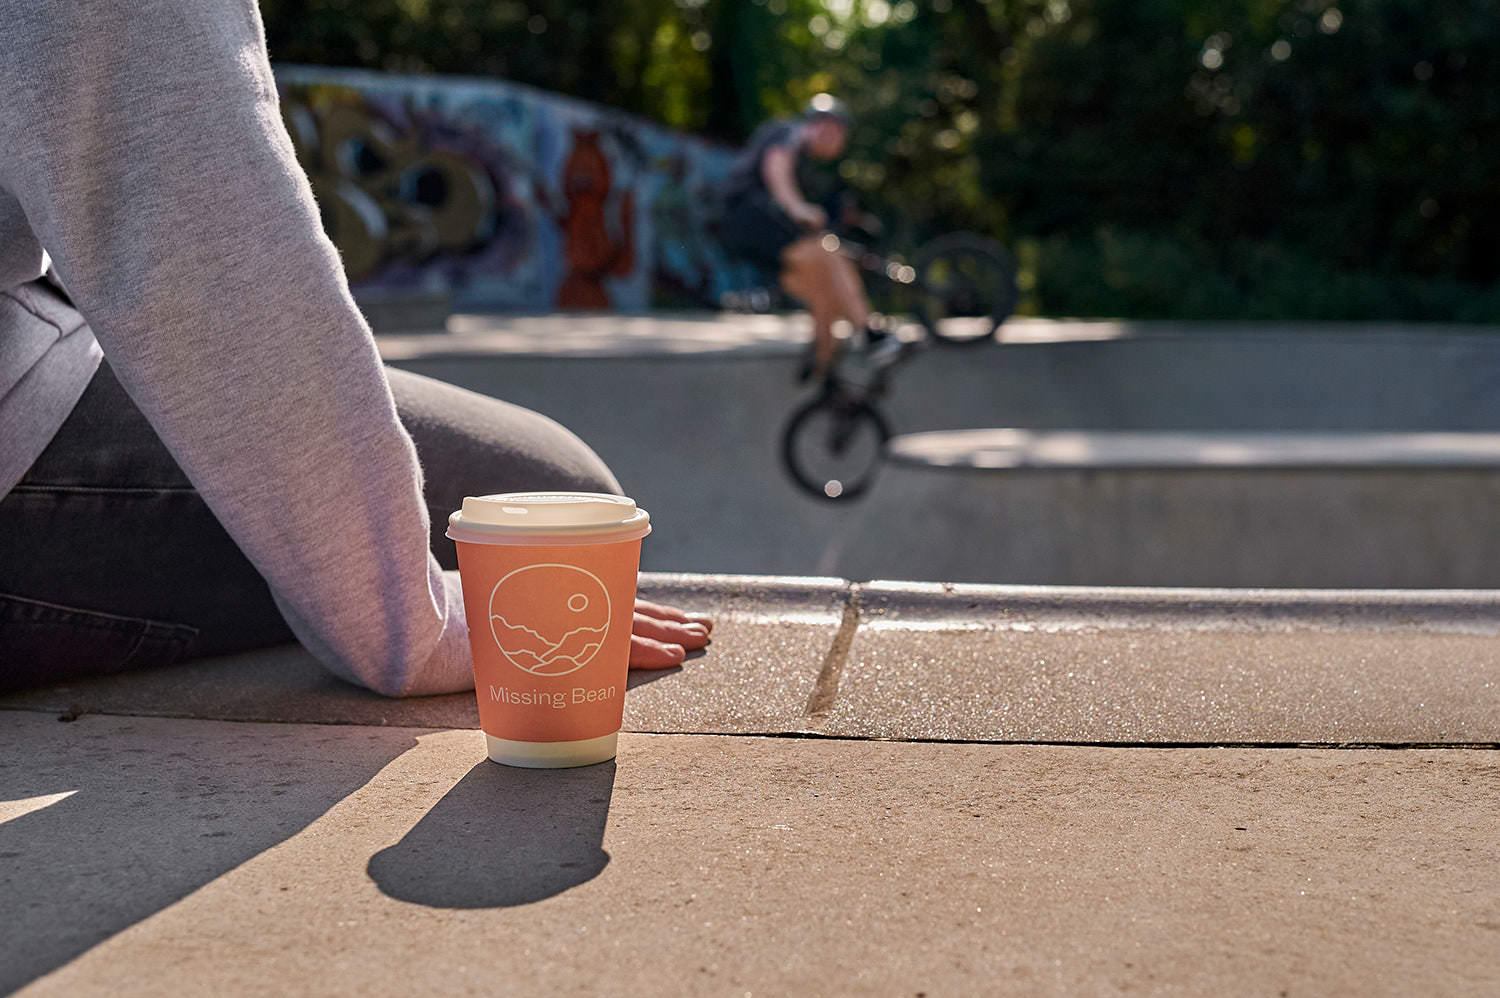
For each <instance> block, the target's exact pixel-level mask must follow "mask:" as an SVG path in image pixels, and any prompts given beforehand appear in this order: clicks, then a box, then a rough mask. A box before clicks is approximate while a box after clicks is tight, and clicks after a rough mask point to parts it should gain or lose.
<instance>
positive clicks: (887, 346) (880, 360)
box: [868, 336, 908, 368]
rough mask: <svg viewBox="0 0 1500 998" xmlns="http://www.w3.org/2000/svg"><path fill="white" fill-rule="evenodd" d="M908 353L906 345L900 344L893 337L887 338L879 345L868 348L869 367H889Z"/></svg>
mask: <svg viewBox="0 0 1500 998" xmlns="http://www.w3.org/2000/svg"><path fill="white" fill-rule="evenodd" d="M907 353H908V350H907V344H905V343H903V342H901V341H900V340H898V339H897V338H896V337H894V336H887V337H885V338H884V339H882V340H881V341H880V342H879V343H877V344H875V345H874V346H873V347H871V348H870V352H869V355H868V356H869V360H870V366H871V367H877V368H879V367H889V366H890V365H891V364H894V363H895V362H896V361H897V360H898V359H899V358H901V357H904V356H905V355H906V354H907Z"/></svg>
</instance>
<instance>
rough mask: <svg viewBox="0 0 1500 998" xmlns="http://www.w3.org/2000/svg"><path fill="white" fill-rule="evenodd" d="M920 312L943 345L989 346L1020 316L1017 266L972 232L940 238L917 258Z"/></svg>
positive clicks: (915, 284) (997, 247)
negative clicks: (1013, 317) (1014, 316)
mask: <svg viewBox="0 0 1500 998" xmlns="http://www.w3.org/2000/svg"><path fill="white" fill-rule="evenodd" d="M912 268H913V269H914V270H915V271H916V280H915V282H913V287H912V293H913V295H914V297H915V299H916V308H915V312H916V313H917V318H918V319H919V320H920V321H921V323H922V325H923V327H924V328H926V330H927V332H928V333H929V334H930V335H931V336H933V337H934V338H935V339H937V340H939V341H941V342H943V343H953V344H974V343H987V342H989V341H990V340H992V339H993V338H994V336H995V331H996V330H997V329H999V328H1000V324H1001V323H1002V322H1004V321H1005V320H1006V319H1008V318H1010V315H1011V313H1012V312H1014V311H1015V308H1016V301H1017V299H1018V298H1019V297H1020V292H1019V290H1018V289H1017V288H1016V262H1015V260H1014V259H1012V258H1011V255H1010V254H1009V253H1007V252H1006V251H1005V248H1004V247H1003V246H1001V245H1000V244H999V243H998V242H996V241H995V240H993V239H989V238H986V237H984V236H980V235H975V234H974V233H971V232H955V233H952V234H950V235H946V236H939V237H938V238H936V239H934V240H932V242H930V243H927V244H926V245H925V246H923V247H922V248H921V249H920V250H918V251H917V252H916V254H915V255H914V256H913V258H912Z"/></svg>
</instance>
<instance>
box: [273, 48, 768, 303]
mask: <svg viewBox="0 0 1500 998" xmlns="http://www.w3.org/2000/svg"><path fill="white" fill-rule="evenodd" d="M276 75H277V82H278V85H279V87H280V90H281V99H282V114H283V117H284V118H285V120H286V125H287V131H288V133H289V134H290V135H291V138H292V143H293V145H294V147H295V148H296V150H297V156H298V158H299V160H300V162H301V163H302V166H303V168H304V169H306V170H307V173H308V177H309V178H310V180H311V182H312V187H313V192H314V194H315V196H316V197H317V199H318V205H319V209H320V210H321V212H322V215H323V223H324V227H325V228H326V229H327V231H328V233H329V236H330V238H331V239H332V240H333V242H334V244H335V245H336V246H337V247H338V249H339V252H340V254H341V255H342V257H343V260H344V265H345V269H346V270H347V272H348V274H349V279H350V283H351V284H352V285H353V286H354V288H355V290H356V291H357V292H358V291H360V290H362V289H368V290H378V291H382V292H387V291H397V292H399V291H401V290H403V289H406V290H421V291H444V292H447V293H449V294H450V295H451V296H452V298H453V301H454V306H455V307H457V308H471V309H511V310H526V311H546V310H551V309H554V308H570V309H571V308H578V309H616V310H622V311H637V310H641V309H645V308H649V307H653V306H659V305H674V306H710V307H712V306H715V305H716V304H717V303H718V302H719V301H720V300H721V299H722V298H723V297H724V296H725V295H726V294H728V293H731V292H733V291H735V290H737V289H739V288H743V287H745V286H747V285H749V284H753V283H754V282H755V279H756V278H755V275H754V274H753V273H752V272H751V270H750V268H748V267H746V266H744V265H742V264H737V263H735V262H734V261H733V260H731V259H730V258H729V257H728V256H727V255H726V254H725V253H724V252H723V251H722V250H721V249H720V248H719V247H718V244H717V241H716V240H715V239H714V235H713V234H714V231H715V226H716V220H715V217H714V216H715V211H714V204H715V198H714V196H713V192H714V191H715V190H716V189H717V187H718V185H719V182H720V181H721V180H722V178H723V176H724V173H725V171H726V170H727V169H728V166H729V162H730V158H731V156H732V151H731V150H729V149H727V148H725V147H722V146H718V145H714V144H711V143H708V142H704V141H701V140H698V139H694V138H691V137H688V136H683V135H679V134H676V133H673V132H669V131H666V130H665V129H661V128H658V127H656V126H653V125H651V124H649V123H647V122H643V121H640V120H638V119H635V118H631V117H629V116H628V115H624V114H620V113H619V112H615V111H611V110H609V109H607V108H601V107H596V106H593V105H589V104H584V103H582V102H579V101H574V100H571V99H568V98H563V97H558V96H556V95H551V94H545V93H541V92H538V91H534V90H530V89H529V88H525V87H520V86H516V85H513V84H509V83H505V82H503V81H481V80H469V79H451V78H441V77H417V76H398V75H388V74H379V73H370V72H365V71H359V70H339V69H321V68H315V67H303V66H283V67H278V68H277V70H276Z"/></svg>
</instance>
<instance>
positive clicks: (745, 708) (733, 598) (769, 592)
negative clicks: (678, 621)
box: [625, 573, 849, 734]
mask: <svg viewBox="0 0 1500 998" xmlns="http://www.w3.org/2000/svg"><path fill="white" fill-rule="evenodd" d="M640 591H641V594H642V595H643V596H647V597H649V598H651V599H655V600H658V601H660V602H664V603H671V604H674V605H677V606H682V607H692V608H695V609H701V610H703V611H704V612H706V613H709V614H710V615H711V616H712V617H713V618H714V629H713V634H712V643H711V644H710V645H709V647H708V649H707V650H706V651H705V652H704V653H703V654H702V655H701V656H696V657H694V658H691V659H689V660H688V661H687V662H686V663H685V664H684V665H683V667H682V668H681V669H675V670H671V671H670V672H667V673H664V674H652V673H649V672H636V673H633V674H632V679H631V683H632V687H631V691H630V694H629V695H628V696H627V697H626V699H625V730H627V731H667V732H686V731H691V732H720V733H737V734H782V733H788V732H796V731H801V730H803V729H804V728H805V727H806V718H805V717H804V711H805V707H806V704H807V702H808V700H809V698H810V697H811V696H812V694H813V691H814V688H815V686H816V684H817V681H818V677H819V674H820V672H821V671H822V669H823V666H824V663H825V660H826V659H827V656H828V653H829V649H830V647H831V646H832V644H833V642H834V639H835V637H836V635H837V634H838V631H839V628H840V626H841V625H842V624H843V619H844V610H845V607H846V605H847V603H848V596H849V583H847V582H845V581H844V580H842V579H825V578H776V577H766V576H715V575H671V574H665V573H653V574H650V575H646V576H643V577H642V580H641V589H640Z"/></svg>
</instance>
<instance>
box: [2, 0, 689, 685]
mask: <svg viewBox="0 0 1500 998" xmlns="http://www.w3.org/2000/svg"><path fill="white" fill-rule="evenodd" d="M4 20H5V28H4V31H3V32H0V94H3V95H4V99H3V101H0V496H3V499H0V688H10V689H15V688H21V687H25V686H30V685H35V684H40V683H56V682H60V681H65V680H71V679H75V678H79V677H82V676H86V675H91V674H102V673H108V672H116V671H120V670H124V669H130V668H138V667H144V666H150V665H160V664H166V663H170V662H176V661H180V660H182V659H185V658H190V657H196V656H208V655H223V654H227V653H231V652H240V651H245V650H248V649H253V648H258V647H264V646H267V645H271V644H276V643H280V642H284V641H287V640H290V639H291V638H293V637H294V636H295V638H297V639H298V640H300V641H301V642H302V644H303V645H305V646H306V647H307V649H308V650H309V651H311V652H312V654H313V655H314V656H316V657H317V659H318V660H319V661H321V662H322V663H323V664H324V665H325V666H326V667H327V668H329V669H330V670H331V671H333V672H334V673H336V674H338V675H340V676H342V677H343V678H345V679H347V680H350V681H352V682H355V683H358V684H360V685H362V686H366V687H368V688H370V689H373V690H376V691H378V692H380V693H383V694H387V695H392V696H405V695H416V694H431V693H445V692H452V691H458V690H464V689H469V688H472V686H473V682H474V679H473V673H472V671H471V670H472V664H471V658H470V652H469V645H468V640H467V628H466V625H465V621H464V610H463V601H462V599H461V596H460V590H459V584H458V575H457V572H456V571H454V569H455V568H456V559H455V553H454V548H453V543H452V542H451V541H449V540H448V539H446V538H445V537H444V536H443V533H442V532H443V529H444V527H445V526H446V523H445V520H446V517H447V514H448V513H449V512H450V511H451V510H454V509H457V508H458V506H459V504H460V503H461V501H462V499H463V497H464V496H465V495H478V494H487V493H494V492H505V491H523V490H528V491H529V490H552V489H565V490H582V491H592V492H612V493H618V492H619V491H620V488H619V484H618V482H616V480H615V477H614V475H612V474H611V473H610V470H609V468H607V467H606V466H605V464H604V462H603V461H601V460H600V459H599V458H598V456H597V455H595V454H594V452H593V451H591V450H590V449H589V448H588V447H587V446H585V445H584V444H583V442H582V441H580V440H579V439H578V438H577V437H576V436H574V435H573V434H572V433H570V432H569V431H568V430H566V429H564V428H563V427H562V426H560V425H558V424H557V423H555V422H553V421H551V420H549V419H547V418H545V417H543V416H540V415H538V414H537V413H534V412H530V411H528V410H525V409H521V408H518V407H516V406H513V405H508V404H506V403H504V402H500V401H496V400H493V399H489V398H485V397H483V396H480V395H477V394H474V393H472V392H468V391H464V390H462V389H459V388H456V387H453V386H451V385H446V384H442V383H440V382H437V381H433V380H430V379H427V378H423V377H420V376H418V375H415V374H411V373H407V372H403V371H399V370H386V369H384V368H383V367H382V365H381V362H380V358H379V355H378V353H377V352H376V348H375V341H374V338H373V337H372V336H371V333H370V329H369V327H368V326H367V325H366V323H365V321H364V319H363V318H362V317H361V316H360V313H359V311H358V310H357V308H356V307H355V304H354V300H353V299H352V298H351V296H350V293H349V289H348V286H347V283H346V281H345V278H344V273H343V270H342V268H341V266H340V263H339V257H338V254H337V252H336V251H335V249H334V247H333V245H332V243H331V242H330V241H329V240H328V238H327V237H326V236H325V234H324V232H323V229H322V226H321V225H320V223H319V217H318V208H317V205H316V204H315V203H314V201H313V196H312V192H311V190H310V188H309V185H308V180H307V177H306V175H305V174H304V173H303V171H302V169H301V168H300V167H299V165H298V163H297V160H296V157H295V155H294V153H293V150H292V144H291V142H290V141H289V139H288V136H287V133H286V130H285V127H284V126H283V124H282V119H281V115H280V113H279V109H278V100H277V92H276V84H275V81H274V79H273V78H272V75H271V67H270V64H269V62H268V61H267V55H266V49H265V38H264V29H263V27H262V25H261V20H260V14H259V11H258V9H257V7H256V3H255V0H142V2H140V3H134V4H129V5H123V6H117V5H112V4H76V3H69V2H64V0H34V2H31V3H25V4H10V5H8V6H7V7H6V13H5V19H4ZM709 627H710V622H709V621H708V620H707V619H706V618H704V617H701V616H697V615H691V614H686V613H682V612H680V611H678V610H675V609H672V608H669V607H661V606H656V605H653V604H650V603H645V602H641V603H638V604H637V613H636V615H635V626H634V631H635V633H634V636H633V641H632V645H631V659H630V663H631V665H632V666H638V667H644V668H665V667H670V666H674V665H678V664H680V663H681V662H682V661H683V660H684V657H685V654H686V652H687V651H688V650H692V649H696V648H700V647H702V646H703V645H704V644H705V643H706V642H707V640H708V632H709Z"/></svg>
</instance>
